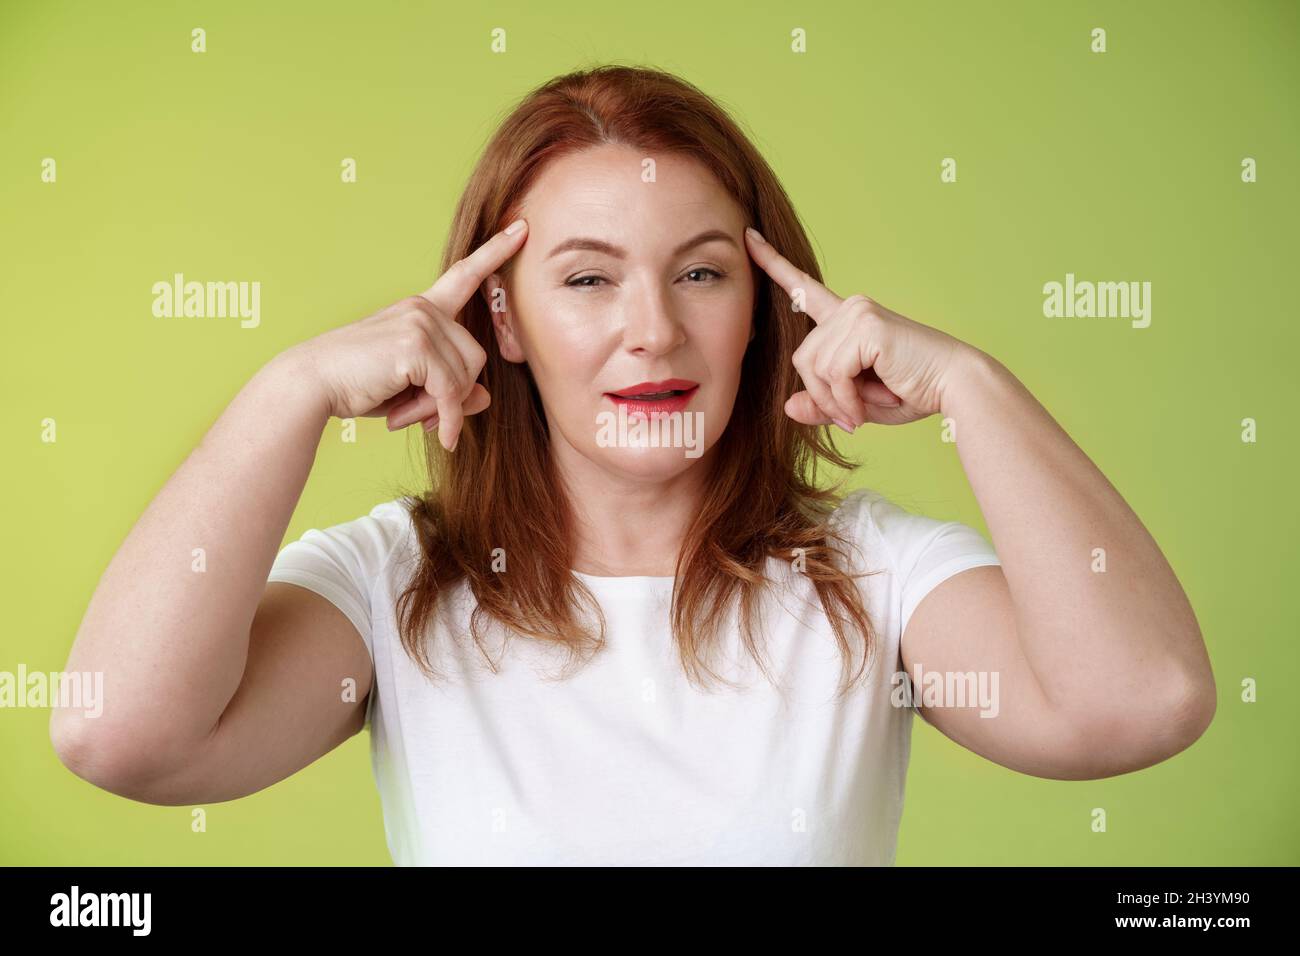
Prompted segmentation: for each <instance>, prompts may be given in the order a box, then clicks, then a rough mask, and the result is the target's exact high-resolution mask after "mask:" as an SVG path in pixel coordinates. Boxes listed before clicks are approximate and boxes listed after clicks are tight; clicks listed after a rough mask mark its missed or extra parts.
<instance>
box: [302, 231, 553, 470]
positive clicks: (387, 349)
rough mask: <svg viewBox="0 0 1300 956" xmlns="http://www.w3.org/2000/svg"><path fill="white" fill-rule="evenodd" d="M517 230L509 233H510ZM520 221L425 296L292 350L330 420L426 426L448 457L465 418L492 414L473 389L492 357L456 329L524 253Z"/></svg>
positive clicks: (391, 426) (483, 396)
mask: <svg viewBox="0 0 1300 956" xmlns="http://www.w3.org/2000/svg"><path fill="white" fill-rule="evenodd" d="M512 229H514V230H515V231H514V232H513V233H512V232H511V231H510V230H512ZM527 236H528V226H527V223H526V222H525V221H524V220H522V219H519V220H517V221H516V222H514V223H511V225H510V226H508V227H507V228H506V229H505V230H503V231H501V232H499V233H497V234H496V235H495V236H493V237H492V238H491V239H489V240H488V241H487V242H485V243H483V245H481V246H479V247H478V248H477V249H475V250H474V252H472V253H471V254H470V255H468V256H466V257H465V258H464V259H461V260H460V261H459V262H456V263H454V264H453V265H452V267H451V268H450V269H448V270H447V271H446V272H445V273H443V274H442V276H441V277H440V278H439V279H438V281H437V282H435V283H434V284H433V285H432V286H431V287H430V288H429V289H428V290H427V291H425V292H421V293H420V294H419V295H413V296H410V297H408V298H405V299H401V300H400V301H398V302H395V303H393V304H392V305H390V306H388V307H387V308H386V309H383V310H382V311H380V312H377V313H375V314H374V315H372V316H369V317H367V318H364V319H361V320H360V321H357V322H353V323H350V324H349V325H344V326H341V327H339V328H337V329H331V330H330V331H328V332H325V333H323V334H321V335H318V336H316V337H315V338H312V339H308V340H307V341H306V342H302V343H300V344H298V345H295V346H293V348H292V349H291V350H290V351H293V352H296V353H298V355H299V357H301V358H303V359H305V364H306V366H307V367H308V368H310V369H313V370H314V372H315V374H316V375H317V376H318V383H319V386H320V388H321V389H322V390H323V393H324V395H325V397H326V400H327V401H328V403H329V411H330V414H331V415H334V416H337V417H338V418H355V417H363V418H364V417H371V418H377V417H379V416H381V415H382V416H387V418H388V427H389V429H390V430H393V429H397V428H405V427H406V426H407V425H411V424H413V423H415V422H417V421H422V422H424V427H425V430H426V431H429V430H432V428H433V426H434V425H437V428H438V440H439V441H440V442H441V443H442V447H443V448H446V449H447V450H448V451H450V450H452V449H454V448H455V447H456V442H457V441H458V440H459V438H460V429H461V425H462V424H463V422H464V417H465V416H466V415H474V414H477V413H478V412H481V411H483V410H484V409H485V408H487V407H488V405H489V403H490V401H491V399H490V397H489V396H488V393H487V389H485V388H484V387H483V386H482V385H479V384H477V382H476V381H475V380H476V379H477V378H478V376H479V373H480V372H481V371H482V370H483V365H484V364H485V363H486V362H487V353H486V352H484V351H483V348H482V346H480V345H479V344H478V342H476V341H475V340H474V336H472V335H471V334H470V333H469V330H468V329H466V328H465V327H464V326H463V325H461V324H460V323H458V322H457V321H456V317H457V316H458V315H459V314H460V311H461V309H463V308H464V307H465V304H466V303H467V302H469V300H470V298H471V297H472V296H474V294H475V293H476V292H477V291H478V288H479V286H480V285H482V284H483V282H484V281H485V280H486V279H487V278H488V276H490V275H492V273H494V272H495V271H496V270H497V269H498V268H499V267H500V266H501V265H502V264H503V263H505V262H506V261H507V260H508V259H509V258H510V257H511V256H513V255H514V254H515V253H516V252H518V251H519V249H520V248H521V247H522V246H523V244H524V240H525V239H526V238H527Z"/></svg>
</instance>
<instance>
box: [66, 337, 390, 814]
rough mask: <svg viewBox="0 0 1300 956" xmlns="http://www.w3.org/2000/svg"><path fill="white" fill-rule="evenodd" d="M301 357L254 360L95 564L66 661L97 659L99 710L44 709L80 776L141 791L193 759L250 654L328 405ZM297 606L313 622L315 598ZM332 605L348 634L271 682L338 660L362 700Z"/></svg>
mask: <svg viewBox="0 0 1300 956" xmlns="http://www.w3.org/2000/svg"><path fill="white" fill-rule="evenodd" d="M307 372H308V369H307V367H305V365H304V364H303V362H302V359H301V356H300V354H299V353H296V352H294V351H293V350H290V351H289V352H286V353H284V354H282V355H281V356H278V357H277V358H275V359H273V360H272V361H271V362H269V363H268V364H267V365H266V366H264V367H263V368H262V369H261V370H260V371H258V372H257V374H255V375H254V376H253V378H252V379H251V380H250V381H249V382H248V383H247V384H246V385H245V386H244V387H243V389H241V390H240V392H239V393H238V395H237V396H236V397H235V398H234V400H233V401H232V402H231V403H230V405H229V406H228V407H227V408H226V410H225V411H224V412H223V413H222V415H221V417H220V418H219V419H218V420H217V421H216V423H215V424H214V425H213V426H212V428H211V429H210V430H209V431H208V433H207V434H206V435H205V436H204V438H203V440H202V441H201V442H200V444H199V446H198V447H197V448H195V450H194V451H193V452H192V453H191V454H190V455H189V457H188V458H187V459H186V460H185V461H184V463H183V464H182V465H181V466H180V468H179V469H178V470H177V471H176V473H175V474H174V475H173V476H172V477H171V479H170V480H169V481H168V482H167V483H166V484H165V485H164V487H163V488H162V489H161V490H160V491H159V493H158V495H157V496H156V497H155V498H154V500H153V501H152V502H151V503H150V504H149V506H148V508H147V509H146V510H145V512H144V514H143V515H142V516H141V517H140V519H139V521H138V522H137V523H136V525H135V527H133V528H132V529H131V532H130V534H129V535H128V536H127V538H126V540H125V541H124V542H123V544H122V546H121V547H120V549H119V550H118V551H117V553H116V554H115V555H114V556H113V559H112V561H111V562H110V563H109V565H108V568H107V569H106V570H105V572H104V574H103V576H102V577H101V579H100V582H99V585H98V587H97V588H96V590H95V593H94V595H93V596H92V598H91V600H90V604H89V606H88V608H87V611H86V615H85V617H84V619H83V621H82V624H81V627H80V629H79V631H78V634H77V638H76V641H75V643H74V645H73V648H72V652H71V655H70V656H69V659H68V664H67V669H68V670H70V671H80V672H96V671H97V672H102V674H103V675H104V677H103V679H104V691H103V693H104V706H103V713H102V714H101V715H100V716H99V717H93V718H92V717H87V716H83V715H82V714H81V713H80V712H78V711H75V710H68V709H55V710H54V712H53V714H52V718H51V737H52V739H53V741H54V743H55V746H56V749H57V750H58V752H59V754H60V756H61V758H62V759H63V760H64V761H65V763H67V764H68V765H69V766H70V767H71V768H73V769H74V770H75V771H76V772H78V773H79V774H81V775H83V776H86V777H87V778H88V779H91V780H92V781H93V782H97V783H100V784H101V785H103V786H105V787H106V788H108V789H113V790H117V791H119V792H123V791H129V792H128V793H127V795H135V796H139V797H140V798H147V796H148V795H149V794H150V793H151V790H150V788H151V787H152V786H154V785H155V784H156V783H157V782H158V781H159V780H161V779H162V778H164V777H166V776H167V775H168V774H170V773H173V772H174V771H175V770H176V768H178V767H195V766H198V765H199V764H200V763H201V760H202V755H203V754H204V752H205V751H206V750H207V749H208V748H210V747H211V745H212V743H213V741H214V739H215V737H214V731H216V729H217V727H218V725H219V723H220V721H221V716H222V714H223V713H224V712H225V710H226V707H227V706H228V705H229V704H230V703H231V700H232V699H233V698H234V697H235V695H236V691H238V690H239V688H240V683H241V680H242V679H243V677H244V674H245V669H246V667H247V666H248V665H249V663H250V660H249V647H250V638H251V636H252V635H253V632H254V627H253V625H254V619H255V616H257V614H258V607H259V603H260V602H261V600H262V598H263V595H264V594H265V593H266V592H267V583H266V578H267V574H268V572H269V571H270V568H271V564H272V562H273V561H274V560H275V556H276V553H277V552H278V549H279V547H280V542H281V540H282V539H283V537H284V533H285V530H286V528H287V527H288V525H289V520H290V518H291V517H292V515H293V510H294V508H295V506H296V505H297V502H298V499H299V497H300V496H301V494H302V490H303V487H304V485H305V484H306V481H307V476H308V474H309V472H310V470H311V466H312V463H313V461H314V459H315V453H316V447H317V445H318V443H319V441H320V437H321V433H322V431H323V429H324V427H325V424H326V422H327V421H328V419H329V410H328V406H327V403H326V401H325V398H324V396H323V395H321V394H320V393H319V391H318V390H315V389H313V388H312V387H310V386H309V385H308V384H307V382H306V379H307ZM198 549H201V554H197V555H196V551H197V550H198ZM198 562H201V563H198ZM196 568H203V570H196ZM313 597H314V596H313ZM304 602H306V603H318V602H319V603H327V602H324V600H323V599H321V598H315V602H307V599H306V598H305V596H304V597H302V598H298V599H297V606H298V607H300V608H302V607H303V603H304ZM293 606H294V603H293V599H291V598H286V597H284V596H281V597H280V598H279V599H278V600H277V601H275V602H273V603H272V604H271V605H270V607H268V608H267V609H266V610H265V612H264V613H263V614H262V615H261V617H260V620H259V624H260V625H261V629H262V631H263V632H264V633H265V632H266V631H267V629H268V628H273V627H277V626H278V627H279V628H280V629H281V633H282V634H283V635H287V634H289V633H291V632H292V630H293V628H292V627H291V622H292V617H291V615H290V614H289V612H288V609H289V608H290V607H293ZM303 613H305V614H310V615H313V616H314V617H313V619H314V620H315V621H317V622H318V623H319V621H320V619H321V617H322V614H323V613H326V612H322V611H321V610H320V609H319V608H315V609H308V610H304V611H303ZM335 613H337V614H338V616H339V617H340V618H342V623H343V625H345V627H346V630H345V631H344V632H343V633H344V634H345V635H346V633H347V632H348V631H350V632H351V635H352V636H351V640H350V642H347V643H344V642H341V641H339V640H338V639H337V630H336V632H335V634H334V635H332V637H333V640H334V644H335V648H334V652H333V654H332V655H330V654H327V655H322V656H317V655H315V654H301V655H299V657H298V660H297V662H296V669H295V670H294V671H293V673H292V676H289V675H286V680H285V681H284V682H283V684H282V688H283V689H284V690H286V691H291V692H301V691H303V690H305V689H308V688H311V687H317V686H322V685H323V684H324V680H323V678H324V677H325V675H324V674H323V673H318V671H322V670H330V669H337V668H339V667H340V666H343V667H344V668H345V669H348V670H350V672H351V674H352V675H353V676H355V677H356V678H357V680H358V696H360V697H361V698H362V699H363V700H364V697H365V693H366V692H368V690H369V686H370V663H369V656H368V654H367V652H366V649H365V645H364V644H362V643H361V640H360V637H359V636H358V635H356V632H355V629H354V628H353V627H352V625H351V623H350V622H348V621H347V619H346V618H344V617H343V615H342V614H341V613H339V612H335ZM298 630H299V631H301V630H302V628H301V627H299V628H298ZM327 639H328V638H327ZM264 643H266V644H267V646H264V647H263V648H262V651H261V653H262V655H263V656H266V657H270V656H271V655H273V654H274V653H275V652H274V649H273V648H272V647H271V646H270V643H271V642H264ZM334 686H335V687H337V686H338V685H337V683H336V684H335V685H334ZM337 699H338V695H337V694H336V695H335V700H337ZM354 706H355V705H354ZM335 710H336V711H337V710H338V708H335ZM347 719H348V715H347V714H342V713H337V714H336V715H335V719H334V720H333V721H332V724H333V726H331V722H326V723H325V724H324V725H323V726H318V727H317V729H316V730H314V731H311V732H314V733H318V734H321V735H322V737H320V738H318V739H316V740H312V741H306V742H304V745H305V746H306V748H307V749H309V750H317V749H320V747H321V746H322V745H323V741H324V739H325V738H332V737H334V736H337V732H338V730H339V728H340V727H342V726H344V725H346V723H347ZM308 729H309V730H310V728H308ZM357 729H359V725H358V727H357ZM352 732H354V733H355V730H353V731H352ZM340 739H343V738H340ZM335 742H336V743H337V741H335ZM268 759H270V760H271V761H272V762H276V761H277V760H282V759H283V758H282V757H281V758H277V757H276V756H274V755H268Z"/></svg>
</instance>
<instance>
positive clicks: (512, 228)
mask: <svg viewBox="0 0 1300 956" xmlns="http://www.w3.org/2000/svg"><path fill="white" fill-rule="evenodd" d="M522 228H524V221H523V220H522V219H516V220H515V221H514V222H512V223H511V224H510V225H508V226H506V235H507V236H513V235H514V234H515V233H516V232H518V231H519V230H520V229H522Z"/></svg>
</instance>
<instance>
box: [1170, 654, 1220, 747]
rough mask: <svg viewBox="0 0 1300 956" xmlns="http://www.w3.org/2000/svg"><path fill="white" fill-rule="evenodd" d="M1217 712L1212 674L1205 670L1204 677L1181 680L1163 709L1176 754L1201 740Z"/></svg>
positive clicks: (1198, 676) (1216, 695) (1216, 692)
mask: <svg viewBox="0 0 1300 956" xmlns="http://www.w3.org/2000/svg"><path fill="white" fill-rule="evenodd" d="M1218 709H1219V693H1218V688H1217V687H1216V686H1215V683H1214V674H1213V672H1212V671H1211V670H1210V669H1209V668H1208V667H1207V668H1206V669H1205V671H1204V673H1203V674H1198V675H1195V676H1194V677H1190V678H1188V679H1187V680H1184V681H1183V682H1182V683H1181V684H1180V685H1179V687H1178V689H1177V691H1176V692H1175V693H1174V694H1173V695H1172V697H1171V699H1170V702H1169V704H1168V705H1167V707H1166V713H1167V714H1168V716H1169V722H1170V725H1171V727H1172V730H1171V736H1172V738H1173V740H1174V742H1175V743H1177V744H1178V745H1179V746H1178V749H1177V750H1176V751H1174V752H1175V753H1179V752H1181V751H1183V750H1186V749H1187V748H1188V747H1190V746H1191V745H1192V744H1194V743H1196V741H1198V740H1200V739H1201V737H1202V736H1203V735H1204V734H1205V732H1206V731H1207V730H1208V729H1209V727H1210V724H1211V723H1213V722H1214V715H1215V713H1216V712H1217V711H1218Z"/></svg>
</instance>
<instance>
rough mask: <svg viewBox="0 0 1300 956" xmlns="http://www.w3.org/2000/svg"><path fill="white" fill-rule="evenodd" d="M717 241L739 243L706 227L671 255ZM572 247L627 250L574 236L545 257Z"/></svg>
mask: <svg viewBox="0 0 1300 956" xmlns="http://www.w3.org/2000/svg"><path fill="white" fill-rule="evenodd" d="M717 241H722V242H729V243H731V244H732V245H733V246H735V247H736V248H737V249H739V248H740V246H739V244H738V243H737V242H736V240H735V239H733V238H732V237H731V236H730V234H728V233H726V232H723V231H722V230H721V229H708V230H706V231H704V232H702V233H700V234H699V235H698V236H695V237H694V238H693V239H687V240H686V241H685V242H683V243H682V244H681V245H679V246H678V247H677V248H676V249H674V250H673V255H675V256H679V255H681V254H682V253H683V252H685V251H686V250H687V249H693V248H695V247H696V246H699V245H703V244H704V243H706V242H717ZM573 249H586V250H589V251H591V252H603V253H604V254H605V255H607V256H613V257H614V258H615V259H626V258H627V250H626V249H624V248H623V247H622V246H616V245H614V244H613V243H612V242H606V241H605V240H603V239H592V238H590V237H588V236H574V237H573V238H571V239H565V240H564V241H563V242H561V243H560V244H559V245H558V246H556V247H555V248H554V249H552V250H551V251H550V252H549V253H548V254H547V256H546V258H547V259H552V258H554V257H555V256H558V255H559V254H560V253H561V252H569V251H570V250H573Z"/></svg>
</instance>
